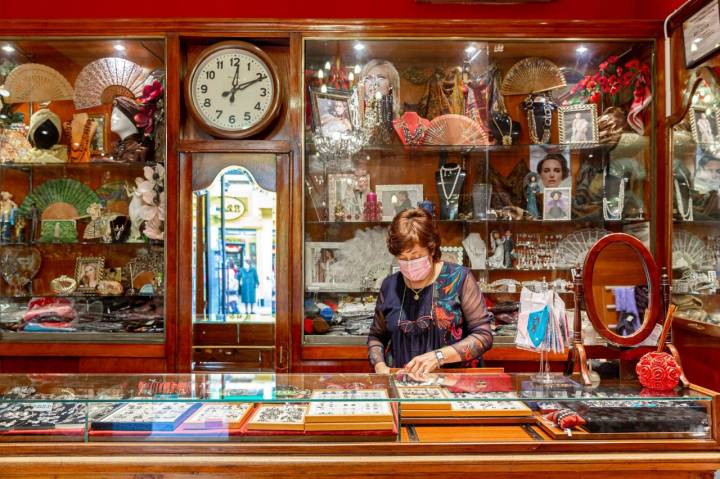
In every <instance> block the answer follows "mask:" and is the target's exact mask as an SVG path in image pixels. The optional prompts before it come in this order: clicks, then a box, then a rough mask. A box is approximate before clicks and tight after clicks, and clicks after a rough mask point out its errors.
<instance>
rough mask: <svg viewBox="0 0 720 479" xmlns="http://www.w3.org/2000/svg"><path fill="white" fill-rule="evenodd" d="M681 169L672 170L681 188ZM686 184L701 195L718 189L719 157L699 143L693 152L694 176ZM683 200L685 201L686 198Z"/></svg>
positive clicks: (719, 179) (719, 175) (719, 189)
mask: <svg viewBox="0 0 720 479" xmlns="http://www.w3.org/2000/svg"><path fill="white" fill-rule="evenodd" d="M690 111H692V110H690ZM683 170H685V168H680V169H678V168H676V169H675V170H674V171H673V175H677V176H678V178H677V181H678V183H679V185H678V186H679V187H680V188H682V186H684V185H683V183H685V181H683V180H684V179H683V178H682V175H683V174H685V173H684V171H683ZM688 186H692V189H693V190H695V191H697V192H698V193H700V194H703V195H707V194H710V193H711V192H713V191H720V158H718V157H717V156H715V155H714V154H712V153H711V152H709V151H706V149H704V148H702V147H701V146H700V145H698V146H697V147H696V152H695V176H694V177H693V181H692V184H691V185H688ZM676 196H682V195H677V193H676ZM676 201H677V199H676ZM685 202H686V203H687V200H686V201H685ZM683 205H684V203H683ZM680 209H683V207H682V206H681V207H680ZM684 209H687V208H684ZM705 213H706V214H710V211H708V210H706V211H705Z"/></svg>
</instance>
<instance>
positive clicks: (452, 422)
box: [0, 370, 717, 448]
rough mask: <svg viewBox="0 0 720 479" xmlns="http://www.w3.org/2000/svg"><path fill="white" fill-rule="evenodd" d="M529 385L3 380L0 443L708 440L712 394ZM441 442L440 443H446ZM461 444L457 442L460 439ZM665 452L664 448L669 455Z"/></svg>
mask: <svg viewBox="0 0 720 479" xmlns="http://www.w3.org/2000/svg"><path fill="white" fill-rule="evenodd" d="M575 379H577V378H574V377H564V376H562V375H558V377H557V378H556V381H555V382H554V384H553V385H552V386H551V387H550V386H543V385H539V384H536V383H535V382H534V381H533V380H532V378H531V377H530V376H528V375H514V374H506V373H501V372H496V373H491V372H482V371H481V370H480V372H475V373H472V374H468V373H463V372H459V373H445V372H444V373H439V374H432V375H423V376H409V375H391V376H387V375H365V374H336V375H327V374H324V375H316V374H305V375H300V374H296V375H279V374H278V375H276V374H193V375H144V376H129V375H119V376H98V375H73V376H65V375H32V376H24V375H23V376H20V375H5V376H2V377H0V441H5V442H22V441H26V440H27V441H37V440H42V441H50V442H52V441H77V442H83V441H85V442H103V441H123V442H132V441H170V442H172V441H246V442H258V441H260V442H267V441H271V442H272V441H275V442H277V441H308V442H318V441H327V442H356V441H371V442H378V441H387V442H396V443H408V442H434V443H443V442H447V439H445V440H443V439H441V438H442V437H443V436H442V434H439V435H437V434H438V431H440V430H441V429H443V428H446V429H445V432H446V433H447V432H448V430H449V431H450V432H451V434H450V436H453V434H452V431H453V430H455V431H457V427H458V426H462V425H466V426H472V430H473V431H474V432H473V433H472V434H469V435H467V436H466V437H465V438H464V439H462V436H458V437H454V438H453V439H452V440H450V442H454V443H457V442H458V440H459V441H460V442H468V443H474V442H485V441H493V442H497V441H500V442H515V443H517V442H530V443H535V444H541V443H553V442H555V441H570V442H573V441H576V442H578V443H579V447H582V445H583V444H584V446H585V447H587V445H588V443H587V442H586V441H593V440H603V441H613V440H628V439H636V440H649V439H663V440H664V441H663V443H662V447H665V448H667V447H672V443H673V441H674V440H680V439H685V440H693V439H696V440H707V439H710V438H712V437H713V432H714V427H715V426H714V423H713V421H714V417H713V416H712V414H711V412H710V411H711V407H712V406H713V404H714V403H713V402H714V401H717V397H715V394H714V393H711V392H709V391H704V390H701V389H695V388H693V387H690V388H684V389H676V390H671V391H666V392H659V391H651V390H643V389H641V388H640V387H639V386H638V385H637V384H636V383H607V384H602V385H600V386H597V387H584V386H582V385H581V384H580V383H579V382H576V380H575ZM446 437H448V436H446ZM459 438H460V439H459ZM668 445H669V446H668Z"/></svg>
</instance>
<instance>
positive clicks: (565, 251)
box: [303, 38, 655, 347]
mask: <svg viewBox="0 0 720 479" xmlns="http://www.w3.org/2000/svg"><path fill="white" fill-rule="evenodd" d="M304 47H305V48H304V71H305V78H304V80H305V90H306V96H305V105H306V108H305V143H304V152H305V155H304V170H305V207H304V212H305V224H304V232H305V234H304V237H305V249H304V254H305V259H304V271H305V273H304V284H305V303H304V312H305V314H304V323H303V326H304V343H305V344H306V345H311V344H335V345H347V344H355V345H363V344H365V342H366V339H367V334H368V331H369V327H370V324H371V322H372V318H373V314H374V306H375V301H376V299H377V295H378V291H379V287H380V285H381V283H382V280H383V279H384V278H385V277H386V276H387V275H388V274H391V273H392V272H394V271H397V269H396V264H394V261H393V258H392V257H391V256H390V254H389V253H388V252H387V247H386V244H385V235H386V230H387V227H388V226H389V224H390V221H391V220H392V218H393V217H394V216H395V215H396V214H397V213H398V212H400V211H402V210H404V209H407V208H411V207H418V206H419V207H424V208H426V209H428V210H429V211H430V212H431V213H432V214H433V216H434V218H435V220H436V222H437V225H438V228H439V230H440V233H441V240H442V253H443V260H444V261H449V262H453V263H459V264H463V265H465V266H467V267H469V268H470V269H471V270H472V272H473V274H474V275H475V277H476V278H477V280H478V282H479V284H480V287H481V289H482V291H483V293H484V295H485V298H486V301H487V302H488V305H489V306H490V309H491V311H493V313H494V325H493V328H494V331H495V334H496V336H495V344H496V347H497V346H498V345H502V344H503V343H506V344H513V343H514V339H515V332H516V324H517V317H518V309H519V298H520V292H521V290H522V288H523V287H527V288H530V289H533V290H538V291H539V290H546V289H548V288H551V289H554V290H555V291H557V292H558V293H559V294H560V296H561V297H562V298H563V299H564V301H565V303H566V304H567V306H568V307H569V308H572V294H571V290H572V270H573V269H575V268H578V267H579V266H582V263H583V260H584V258H585V253H586V252H587V250H588V249H589V248H590V246H591V245H592V244H593V243H594V242H595V241H596V240H597V239H599V238H600V237H602V236H604V235H605V234H607V233H608V232H627V233H630V234H633V235H636V236H637V237H639V238H641V239H642V240H643V241H644V242H645V243H646V244H647V246H648V247H650V248H651V249H652V248H654V228H653V225H654V220H655V212H653V211H652V208H650V207H649V206H650V205H652V204H653V202H654V189H653V187H652V185H653V184H654V175H655V170H654V163H655V162H654V154H655V152H654V148H653V146H652V145H653V138H654V131H653V128H652V125H653V121H652V118H653V108H652V106H650V105H652V100H653V91H652V85H653V63H654V47H653V44H652V43H649V42H627V41H587V42H585V41H583V42H579V41H562V40H551V41H505V42H497V41H483V40H473V39H468V40H443V39H435V40H428V39H422V40H420V39H418V40H415V39H383V40H375V39H353V40H337V39H314V38H313V39H306V40H305V45H304ZM617 286H618V287H622V286H623V284H622V281H620V282H618V285H617ZM608 294H613V292H612V291H609V293H608ZM613 303H614V301H609V302H608V304H613ZM628 334H631V332H629V333H628Z"/></svg>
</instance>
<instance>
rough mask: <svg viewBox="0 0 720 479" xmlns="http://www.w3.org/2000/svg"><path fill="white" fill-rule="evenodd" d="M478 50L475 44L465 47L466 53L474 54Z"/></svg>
mask: <svg viewBox="0 0 720 479" xmlns="http://www.w3.org/2000/svg"><path fill="white" fill-rule="evenodd" d="M476 51H477V47H476V46H475V45H470V46H469V47H467V48H466V49H465V53H467V54H468V55H472V54H473V53H475V52H476Z"/></svg>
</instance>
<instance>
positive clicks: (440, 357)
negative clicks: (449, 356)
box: [434, 349, 445, 366]
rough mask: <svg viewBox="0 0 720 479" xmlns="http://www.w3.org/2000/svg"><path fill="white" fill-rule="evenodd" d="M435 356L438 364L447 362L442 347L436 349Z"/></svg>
mask: <svg viewBox="0 0 720 479" xmlns="http://www.w3.org/2000/svg"><path fill="white" fill-rule="evenodd" d="M434 352H435V358H436V359H437V362H438V366H442V365H443V363H444V362H445V355H444V354H443V352H442V349H436V350H435V351H434Z"/></svg>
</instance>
